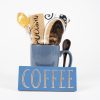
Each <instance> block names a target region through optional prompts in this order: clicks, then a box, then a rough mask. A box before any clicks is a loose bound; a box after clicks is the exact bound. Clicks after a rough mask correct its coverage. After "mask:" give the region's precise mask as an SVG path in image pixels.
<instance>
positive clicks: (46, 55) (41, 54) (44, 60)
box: [31, 44, 72, 67]
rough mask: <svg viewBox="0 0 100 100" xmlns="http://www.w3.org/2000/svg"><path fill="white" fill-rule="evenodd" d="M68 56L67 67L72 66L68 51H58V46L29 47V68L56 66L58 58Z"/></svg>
mask: <svg viewBox="0 0 100 100" xmlns="http://www.w3.org/2000/svg"><path fill="white" fill-rule="evenodd" d="M63 53H67V54H68V55H69V63H68V67H70V66H71V64H72V55H71V53H70V52H69V51H67V50H64V51H60V46H59V45H33V44H32V45H31V66H54V67H56V66H58V63H59V57H60V56H61V55H62V54H63Z"/></svg>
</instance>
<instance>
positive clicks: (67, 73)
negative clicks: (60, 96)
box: [18, 66, 77, 92]
mask: <svg viewBox="0 0 100 100" xmlns="http://www.w3.org/2000/svg"><path fill="white" fill-rule="evenodd" d="M18 81H19V82H18V90H19V91H62V92H74V91H76V90H77V84H76V81H77V80H76V67H66V68H63V67H41V66H40V67H33V66H19V79H18Z"/></svg>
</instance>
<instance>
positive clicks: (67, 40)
mask: <svg viewBox="0 0 100 100" xmlns="http://www.w3.org/2000/svg"><path fill="white" fill-rule="evenodd" d="M70 45H71V41H70V40H69V39H65V40H64V42H63V50H69V48H70ZM66 58H67V53H64V54H63V67H65V65H66Z"/></svg>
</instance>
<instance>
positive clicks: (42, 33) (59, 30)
mask: <svg viewBox="0 0 100 100" xmlns="http://www.w3.org/2000/svg"><path fill="white" fill-rule="evenodd" d="M17 21H18V23H19V24H20V25H21V26H23V27H24V28H25V29H26V30H27V32H28V33H29V35H30V37H31V41H32V44H50V45H59V44H60V42H61V39H62V35H63V34H64V32H65V29H66V27H67V24H68V23H69V21H70V20H69V19H68V18H67V17H66V15H63V14H60V15H58V16H57V15H55V14H54V13H52V14H42V13H39V14H34V15H31V16H29V17H27V16H26V15H25V14H24V13H18V16H17Z"/></svg>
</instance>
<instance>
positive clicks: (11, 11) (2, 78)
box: [0, 0, 100, 100]
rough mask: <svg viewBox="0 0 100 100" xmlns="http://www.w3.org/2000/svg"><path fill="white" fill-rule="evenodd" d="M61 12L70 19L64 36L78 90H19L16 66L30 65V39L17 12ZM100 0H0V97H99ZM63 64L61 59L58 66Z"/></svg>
mask: <svg viewBox="0 0 100 100" xmlns="http://www.w3.org/2000/svg"><path fill="white" fill-rule="evenodd" d="M21 11H22V12H24V13H26V14H27V15H30V14H32V13H34V14H35V13H37V12H38V13H39V12H44V13H50V12H51V13H52V12H54V13H56V12H57V13H64V14H66V15H68V17H69V18H70V19H71V22H70V23H69V25H68V28H67V30H66V33H65V34H64V35H63V39H62V41H63V40H64V39H65V38H68V39H70V40H71V41H72V45H71V49H70V51H71V52H72V53H73V57H74V61H73V66H77V78H78V81H77V83H78V91H77V92H74V93H66V92H62V93H61V92H19V91H18V90H17V81H18V66H19V65H29V64H30V56H29V52H30V39H29V37H28V34H27V33H25V30H24V29H23V28H22V27H20V26H19V25H18V23H17V21H16V15H17V13H18V12H21ZM99 43H100V0H40V1H39V0H24V1H23V0H1V1H0V100H7V99H9V100H33V99H36V100H40V99H43V100H47V99H48V100H53V99H55V100H61V99H69V100H84V99H85V100H87V99H90V100H95V99H96V100H100V95H99V94H100V93H99V92H100V44H99ZM61 65H62V59H60V64H59V66H61Z"/></svg>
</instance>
